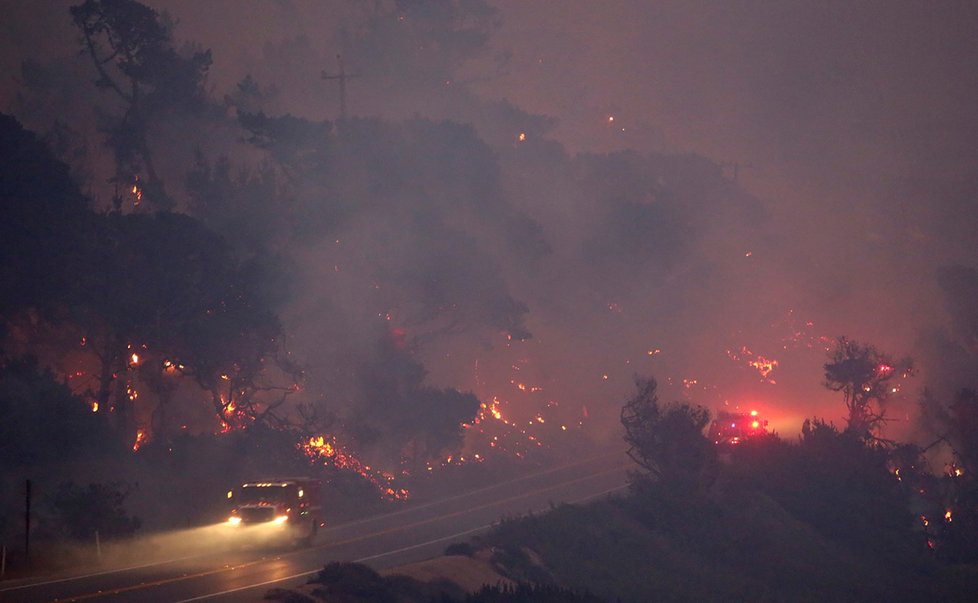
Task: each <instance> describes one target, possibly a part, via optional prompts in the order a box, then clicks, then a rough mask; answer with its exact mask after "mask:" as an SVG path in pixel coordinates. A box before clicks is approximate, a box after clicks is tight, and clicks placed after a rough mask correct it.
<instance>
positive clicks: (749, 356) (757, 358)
mask: <svg viewBox="0 0 978 603" xmlns="http://www.w3.org/2000/svg"><path fill="white" fill-rule="evenodd" d="M727 357H728V358H730V359H731V360H733V361H734V362H741V361H743V362H745V363H746V364H747V366H749V367H751V368H752V369H754V370H756V371H757V373H758V375H760V376H761V381H762V382H763V383H770V384H772V385H773V384H775V383H777V381H775V380H774V379H771V378H770V375H771V373H772V372H774V369H776V368H778V361H777V360H775V359H773V358H765V357H764V356H761V355H760V354H755V353H754V352H752V351H751V350H750V348H748V347H747V346H741V348H740V351H739V352H734V351H733V350H727Z"/></svg>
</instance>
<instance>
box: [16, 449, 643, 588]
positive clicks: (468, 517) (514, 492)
mask: <svg viewBox="0 0 978 603" xmlns="http://www.w3.org/2000/svg"><path fill="white" fill-rule="evenodd" d="M627 469H628V462H627V458H626V457H625V455H624V454H620V453H615V454H605V455H601V456H596V457H592V458H589V459H585V460H581V461H577V462H574V463H570V464H567V465H563V466H560V467H555V468H553V469H549V470H545V471H540V472H537V473H533V474H530V475H525V476H522V477H518V478H515V479H513V480H510V481H506V482H502V483H498V484H493V485H490V486H486V487H483V488H479V489H477V490H472V491H469V492H464V493H460V494H457V495H454V496H449V497H446V498H442V499H439V500H437V501H431V502H427V503H423V504H415V505H413V506H411V507H407V508H404V509H401V510H398V511H395V512H393V513H388V514H384V515H378V516H375V517H370V518H366V519H361V520H357V521H351V522H347V523H343V524H338V525H334V526H329V527H328V528H326V529H323V530H320V532H319V535H318V536H317V538H316V542H315V543H314V545H313V546H311V547H307V548H303V549H299V550H289V549H285V548H281V547H279V548H278V549H275V548H268V547H264V548H263V547H257V546H244V547H242V546H237V547H232V546H228V541H227V540H225V539H224V538H225V537H226V533H224V531H226V530H227V529H228V527H226V526H213V527H210V528H202V529H200V530H192V531H188V532H187V533H185V534H183V535H182V536H180V539H181V541H182V543H181V544H182V550H183V552H184V553H185V554H177V553H172V554H171V555H170V556H168V557H167V558H164V559H159V558H158V557H157V559H155V560H149V561H143V562H141V563H140V562H135V561H134V560H135V559H136V557H135V556H132V557H131V558H130V561H129V563H122V564H120V565H118V566H114V567H105V568H103V569H100V570H98V571H91V572H88V573H83V574H73V575H65V576H58V577H49V578H38V579H33V580H27V581H19V582H6V583H0V602H4V603H6V602H7V601H10V602H11V603H17V602H21V601H24V602H27V601H30V602H37V601H112V602H117V601H154V602H156V601H159V602H182V603H186V602H190V601H261V600H262V596H263V595H264V593H265V592H267V591H268V590H269V589H271V588H276V587H284V588H287V587H291V586H297V585H300V584H303V583H305V582H306V581H308V579H309V577H310V576H312V575H313V574H315V573H316V572H318V571H319V570H320V569H321V568H322V567H323V566H324V565H325V564H326V563H329V562H331V561H359V562H362V563H366V564H368V565H370V566H372V567H374V568H377V569H381V568H386V567H393V566H396V565H402V564H405V563H411V562H414V561H420V560H422V559H427V558H430V557H434V556H437V555H439V554H441V551H443V550H444V548H445V546H446V545H448V544H449V543H451V542H454V541H459V540H464V539H466V538H468V537H470V536H472V535H474V534H477V533H479V532H483V531H485V530H488V529H489V528H490V527H491V526H492V524H493V523H494V522H497V521H499V520H500V519H501V518H504V517H513V516H518V515H523V514H526V513H529V512H539V511H544V510H546V509H547V508H549V506H550V505H551V504H555V503H563V502H567V503H574V502H582V501H585V500H588V499H591V498H595V497H600V496H603V495H606V494H610V493H613V492H616V491H620V490H622V489H623V488H624V487H625V484H626V475H625V474H626V470H627ZM174 548H175V547H174ZM202 549H207V550H206V552H203V553H202V552H201V550H202Z"/></svg>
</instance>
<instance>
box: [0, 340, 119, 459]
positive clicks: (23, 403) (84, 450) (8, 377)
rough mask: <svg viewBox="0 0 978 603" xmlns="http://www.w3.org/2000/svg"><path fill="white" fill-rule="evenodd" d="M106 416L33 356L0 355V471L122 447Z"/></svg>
mask: <svg viewBox="0 0 978 603" xmlns="http://www.w3.org/2000/svg"><path fill="white" fill-rule="evenodd" d="M110 434H111V427H110V426H109V424H108V421H107V419H106V415H105V413H93V412H92V407H91V406H90V405H89V404H86V403H85V401H84V400H83V399H81V398H80V397H78V396H75V395H74V394H72V392H71V390H70V389H69V388H68V386H67V385H65V384H64V383H59V382H58V381H56V380H55V378H54V376H53V375H52V374H51V373H50V372H49V371H47V370H44V369H43V368H41V367H40V366H39V365H38V362H37V360H36V359H34V358H30V357H27V358H4V357H0V467H3V469H4V471H5V472H9V471H14V470H15V469H18V468H22V467H27V466H32V465H37V464H43V463H51V462H62V461H64V460H65V459H71V458H75V457H89V458H91V457H92V456H96V455H98V454H109V453H113V452H118V451H120V450H121V449H120V448H119V447H117V446H114V445H113V444H114V440H113V438H111V437H109V436H110Z"/></svg>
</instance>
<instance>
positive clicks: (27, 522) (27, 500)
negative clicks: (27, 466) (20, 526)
mask: <svg viewBox="0 0 978 603" xmlns="http://www.w3.org/2000/svg"><path fill="white" fill-rule="evenodd" d="M26 485H27V488H26V491H25V492H24V556H25V557H27V561H28V562H29V561H30V559H31V480H27V484H26Z"/></svg>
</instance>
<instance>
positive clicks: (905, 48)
mask: <svg viewBox="0 0 978 603" xmlns="http://www.w3.org/2000/svg"><path fill="white" fill-rule="evenodd" d="M74 3H75V2H68V1H65V2H61V1H59V2H43V3H25V2H17V1H3V2H0V14H2V15H3V16H4V18H3V19H2V24H0V32H2V35H0V61H2V62H0V71H2V73H4V74H5V75H4V79H3V81H2V84H0V103H2V104H0V110H2V111H3V112H5V113H8V114H12V115H14V116H16V117H17V118H18V119H20V120H21V121H22V122H23V123H24V125H25V127H27V128H30V129H33V130H35V131H37V132H39V133H46V132H50V131H51V129H52V126H53V124H54V123H55V120H58V119H61V120H64V121H67V122H69V123H70V124H71V125H72V127H75V128H77V129H78V130H79V132H76V135H75V137H74V138H72V141H73V142H72V144H73V145H75V146H72V147H71V148H69V149H65V152H64V153H63V155H70V153H68V152H67V151H70V150H71V149H75V148H76V147H77V146H80V147H83V148H87V149H88V152H87V153H84V152H81V151H79V152H78V153H77V155H76V160H75V161H71V162H70V163H71V165H72V167H73V169H74V170H75V173H76V175H77V176H78V177H79V178H80V179H82V180H83V181H84V188H85V189H86V190H87V191H88V192H90V194H92V195H93V196H95V197H96V198H97V199H100V200H101V203H102V204H103V205H105V204H107V203H108V199H109V198H110V196H111V191H109V190H108V188H107V186H106V185H105V184H104V182H105V180H106V178H107V176H108V175H110V174H109V172H110V170H111V166H108V165H103V164H102V163H101V162H105V161H106V160H104V159H99V158H98V157H96V155H97V153H96V151H98V150H99V149H100V144H101V143H100V140H99V139H98V137H97V136H96V135H95V134H94V133H92V132H94V123H95V120H96V117H95V113H94V111H92V109H91V107H92V106H95V105H97V104H99V103H105V102H106V100H105V97H104V95H102V94H101V93H100V92H99V91H98V90H97V89H96V88H95V87H94V86H93V85H92V84H91V82H92V81H93V79H94V77H95V76H94V73H93V72H92V69H91V66H90V64H89V63H87V62H86V61H87V58H86V57H85V56H82V55H80V54H79V49H80V48H81V46H80V43H79V35H78V33H77V31H76V30H75V29H74V28H73V27H72V24H71V21H70V17H69V14H68V8H69V6H71V5H72V4H74ZM147 4H148V5H150V6H152V7H153V8H155V9H157V10H159V11H161V12H164V11H165V12H166V13H167V14H168V15H169V16H170V17H171V18H172V19H173V20H174V22H175V23H176V25H175V28H174V33H175V38H176V40H177V47H181V46H183V45H186V46H185V48H186V49H191V48H203V49H210V50H211V52H212V57H213V63H212V65H211V67H210V69H209V71H208V75H207V83H206V86H207V90H208V94H209V95H210V96H211V97H212V99H213V100H215V101H220V100H221V99H225V98H226V99H228V100H227V101H226V102H225V104H224V105H223V110H225V111H226V112H227V114H228V116H230V117H236V116H238V115H245V114H249V115H250V114H258V112H259V111H261V112H262V114H263V115H267V116H269V117H273V116H282V115H285V114H290V115H292V116H295V118H296V119H297V120H299V121H296V122H295V124H293V125H295V129H294V130H290V131H289V132H287V133H283V131H278V132H277V133H273V134H272V135H270V138H269V139H268V140H267V141H266V142H268V144H265V145H255V144H250V143H248V142H247V141H246V139H247V138H248V133H246V132H243V131H242V130H241V129H240V128H237V127H232V126H231V125H227V124H226V125H224V126H221V127H218V126H208V127H207V128H206V129H199V128H195V126H194V124H195V123H198V122H194V121H193V120H191V119H190V118H187V119H185V120H183V121H181V120H180V119H174V120H173V121H172V122H168V123H167V124H165V125H163V126H160V127H159V132H158V133H157V136H156V138H155V139H154V140H155V144H157V146H158V150H157V154H158V156H159V162H160V163H161V164H162V167H161V171H162V172H165V173H166V174H167V177H166V183H167V190H168V192H169V194H171V195H172V196H173V197H174V198H175V199H176V202H177V207H178V209H180V210H183V211H188V212H190V213H191V214H192V215H195V216H197V217H200V218H201V219H202V220H204V221H205V222H206V223H207V224H208V225H209V226H211V227H212V228H215V230H217V231H218V232H220V233H221V234H222V235H223V236H225V237H226V238H227V239H228V242H229V244H230V245H231V246H232V247H236V248H239V249H240V250H241V253H243V254H245V255H247V253H248V251H249V250H254V249H255V248H256V247H257V246H263V248H267V249H269V250H271V251H272V252H273V253H272V256H273V257H276V258H278V260H279V261H280V262H281V263H280V264H277V265H276V266H274V267H270V268H269V267H266V269H267V270H268V271H269V273H270V274H275V275H277V276H279V277H281V283H277V282H276V281H270V282H272V283H273V286H271V287H270V288H271V289H272V290H273V291H272V292H271V293H269V295H271V296H272V297H274V298H275V299H274V303H275V304H277V307H278V308H280V314H281V316H282V319H283V321H284V324H285V332H286V334H287V341H288V349H289V350H290V351H291V353H292V356H293V357H294V358H295V359H296V362H298V363H299V364H301V365H302V366H303V367H304V373H305V376H306V384H305V386H304V392H303V395H304V396H305V397H306V399H307V400H309V401H313V402H316V403H321V404H323V405H324V406H325V407H328V408H329V409H330V410H331V411H335V412H338V413H339V414H341V415H345V416H356V415H358V414H370V413H371V412H387V411H384V410H383V407H382V406H374V405H373V404H374V402H376V401H377V400H378V397H385V396H386V397H390V396H391V395H393V394H390V393H389V392H388V393H381V394H378V393H376V391H374V390H375V388H376V386H377V384H378V381H383V379H381V378H379V377H376V376H375V373H373V372H371V371H372V370H374V369H375V367H376V365H377V362H378V360H384V361H385V362H386V366H388V367H391V369H392V370H394V368H395V367H398V368H399V369H403V373H398V375H397V376H395V377H391V379H393V380H394V381H395V382H396V383H395V384H394V385H391V387H392V388H393V390H391V391H396V392H398V393H397V394H396V395H397V396H404V400H406V402H405V403H406V404H410V403H411V402H410V400H412V399H413V398H412V396H413V395H415V394H416V393H417V392H419V391H430V390H424V388H431V390H438V391H443V393H444V392H447V391H448V390H447V388H454V389H457V390H459V391H460V392H469V391H471V392H473V393H474V394H475V395H476V396H477V397H478V398H479V399H480V400H482V401H487V400H491V399H492V398H493V397H498V398H499V399H500V400H501V401H504V402H506V403H508V405H509V408H510V409H512V410H513V412H514V414H516V415H518V416H519V418H520V419H523V420H525V419H527V418H532V417H534V416H536V415H537V414H538V413H541V412H543V411H545V410H546V411H547V412H549V413H552V415H553V417H554V418H555V420H557V421H559V422H563V423H566V424H576V422H577V421H580V420H584V418H585V417H586V418H587V419H588V420H593V421H594V422H596V423H597V424H598V425H599V426H600V431H606V432H608V433H616V429H617V419H618V411H619V408H620V404H621V402H622V401H623V400H624V399H625V398H627V397H628V396H629V395H630V393H631V391H632V389H633V387H634V386H633V377H634V376H635V375H654V376H656V377H657V378H658V379H659V380H660V382H661V383H662V386H663V389H664V391H665V392H666V393H665V397H667V398H669V397H671V398H684V399H688V400H691V401H693V402H696V403H699V404H703V405H705V406H708V407H710V408H713V409H719V408H723V407H741V408H745V407H748V406H751V405H758V406H759V407H761V408H762V409H763V410H764V411H765V413H766V414H767V415H768V416H770V417H771V419H772V426H773V427H774V428H776V429H777V430H778V431H779V432H781V433H782V434H784V435H793V434H794V433H796V432H797V431H798V429H799V428H800V425H801V421H802V419H803V418H804V417H806V416H813V415H817V416H822V417H825V418H827V419H830V420H834V421H836V422H837V423H841V419H842V415H843V411H844V409H843V407H842V404H841V401H840V399H839V397H838V396H837V395H836V394H834V393H833V392H830V391H828V390H826V389H825V388H824V387H823V386H822V381H823V370H822V365H823V364H824V362H825V361H826V350H827V348H829V347H831V346H832V345H833V341H834V339H835V338H836V337H838V336H840V335H846V336H848V337H850V338H852V339H855V340H858V341H861V342H866V343H871V344H874V345H876V346H877V347H879V348H880V349H882V350H884V351H887V352H889V353H891V354H893V355H894V356H897V357H900V356H905V355H909V356H912V357H914V359H915V360H916V364H917V367H918V369H919V372H918V375H917V376H916V377H914V378H913V379H912V380H910V381H907V382H905V383H903V384H902V388H903V389H902V391H901V392H899V395H897V396H895V397H894V399H893V401H892V404H893V409H892V411H891V415H890V416H891V418H894V419H896V420H895V421H894V422H893V423H891V424H890V425H889V426H888V427H887V429H888V430H889V433H888V435H891V436H897V435H905V434H908V433H912V431H913V429H914V424H915V421H916V405H917V400H918V397H919V393H920V391H921V390H922V389H923V388H924V387H925V386H929V387H931V388H933V389H935V391H937V392H939V393H940V395H948V394H949V392H952V391H954V390H956V389H957V388H960V387H965V386H970V387H974V386H976V385H978V383H976V382H975V378H976V375H978V371H976V370H975V369H976V365H978V361H976V359H978V350H976V348H975V339H974V329H973V327H974V325H973V321H974V310H973V305H974V304H973V303H972V304H971V305H970V306H969V305H968V304H967V303H963V302H962V301H961V300H962V298H965V297H967V296H968V295H971V298H972V299H973V292H974V287H975V283H976V281H978V277H976V276H975V274H974V269H975V267H976V265H978V257H976V250H978V212H976V211H975V209H976V207H975V206H976V203H975V201H976V198H975V195H976V194H978V171H976V168H978V149H976V146H975V141H976V140H978V113H976V112H975V111H974V100H975V98H978V39H976V38H975V36H974V31H975V28H976V26H978V7H976V6H975V5H973V4H969V3H956V2H940V3H933V2H927V3H924V2H919V3H918V2H903V3H897V4H894V3H883V2H855V3H853V2H830V3H809V2H778V3H769V2H733V3H715V2H699V1H695V2H686V1H684V2H654V3H650V2H639V1H621V2H613V3H608V2H562V3H559V4H557V3H547V2H524V1H516V0H500V1H494V2H488V3H485V4H483V3H482V2H470V3H458V5H459V6H463V7H464V9H461V10H460V12H459V11H455V9H454V8H452V7H453V6H455V5H454V4H453V3H440V2H431V3H426V2H395V3H388V2H377V3H362V2H338V1H337V2H317V1H312V0H309V1H299V0H280V1H275V2H271V1H266V2H260V1H257V0H248V1H237V0H220V1H219V0H212V1H209V2H190V1H182V0H157V1H147ZM338 54H339V55H342V57H343V61H344V65H343V67H344V69H345V70H346V73H347V75H348V76H350V77H349V79H348V80H347V81H346V82H345V88H346V95H347V96H346V99H345V100H346V111H347V117H348V118H347V119H345V120H344V119H341V117H342V116H341V115H340V97H339V85H338V82H337V81H336V80H327V79H324V78H323V73H324V72H325V73H326V74H327V75H334V76H335V75H338V73H339V69H340V66H339V63H338V62H337V55H338ZM24 61H28V63H26V64H25V63H24ZM249 76H250V78H251V79H250V82H251V83H252V85H251V86H243V85H241V84H242V82H243V81H245V78H246V77H249ZM230 121H231V120H229V122H230ZM201 123H203V122H201ZM208 123H210V122H208ZM266 125H267V124H266ZM279 125H281V124H279ZM256 127H257V126H256ZM283 127H284V126H283ZM86 128H90V130H86ZM316 128H321V129H319V130H317V129H316ZM254 132H255V130H252V132H251V134H254ZM263 132H265V133H267V130H266V131H263ZM86 133H87V135H88V138H86V136H85V134H86ZM327 134H329V136H330V138H329V142H328V143H327V142H326V139H327V138H326V137H327ZM253 141H254V140H253ZM283 141H285V142H284V143H283ZM279 143H282V144H279ZM86 145H87V146H86ZM290 145H291V146H290ZM195 152H198V156H197V158H198V160H199V161H198V162H197V163H196V164H195ZM222 156H226V157H227V162H228V164H227V167H226V177H225V178H224V180H222V179H221V178H222V177H221V176H220V175H219V174H218V172H219V167H218V166H219V163H220V161H221V157H222ZM273 164H274V165H275V166H276V168H279V167H281V166H285V167H284V168H282V169H274V170H273V169H271V168H269V166H270V165H273ZM263 170H264V171H263ZM189 173H193V174H195V175H196V178H197V180H193V179H192V178H188V176H187V174H189ZM239 174H243V175H242V176H241V177H240V178H239V177H238V175H239ZM290 175H291V176H296V178H295V179H293V180H289V181H287V179H288V176H290ZM188 182H189V184H188ZM194 182H196V183H197V185H198V186H197V188H196V189H195V188H194V185H193V183H194ZM201 187H204V188H201ZM207 187H211V188H207ZM215 187H217V188H215ZM221 187H223V188H221ZM262 187H264V188H262ZM201 190H205V191H212V192H213V191H223V193H222V195H223V196H221V198H229V199H230V198H233V199H235V200H236V202H238V201H237V200H240V203H241V204H250V205H248V207H254V211H256V212H258V211H261V212H266V213H267V216H265V214H263V216H265V217H263V219H262V220H260V221H259V222H258V223H260V224H262V225H264V226H267V229H263V230H261V231H254V232H253V231H249V230H247V228H246V227H244V226H242V225H235V224H233V223H230V222H228V221H227V220H230V219H231V218H230V217H229V216H230V215H231V214H230V213H229V212H227V211H224V210H223V209H222V208H220V207H215V206H214V205H213V204H212V205H207V203H208V200H210V201H211V202H212V203H213V200H214V199H216V198H218V195H213V194H212V195H208V194H204V195H201V194H200V191H201ZM255 190H260V191H261V190H264V191H267V194H260V195H256V194H254V191H255ZM195 191H196V193H195ZM249 191H250V194H251V195H252V196H251V197H248V194H249ZM195 194H196V195H197V196H195ZM234 195H237V196H234ZM276 203H277V204H279V205H275V204H276ZM239 207H241V206H240V205H239ZM208 211H210V212H211V213H210V214H208V213H207V212H208ZM208 216H210V217H208ZM953 266H958V267H957V268H953ZM969 292H970V293H969ZM969 308H970V309H969ZM969 321H971V322H969ZM969 324H970V325H971V326H970V328H971V330H970V331H968V327H967V325H969ZM951 353H953V354H954V358H953V362H948V360H949V359H948V358H947V356H948V354H951ZM772 360H777V362H778V364H777V366H776V368H773V370H771V371H770V372H769V373H767V372H762V371H760V370H758V369H757V368H755V367H751V366H750V365H749V363H750V362H757V363H759V364H761V365H763V364H764V362H765V361H772ZM415 363H416V364H415ZM371 367H374V368H371ZM422 367H423V368H422ZM371 375H374V376H371ZM520 385H523V386H524V387H522V388H521V387H520ZM535 388H539V390H538V391H537V390H535ZM381 389H382V388H381ZM446 395H448V394H446ZM392 416H393V415H392ZM548 420H549V416H548Z"/></svg>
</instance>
